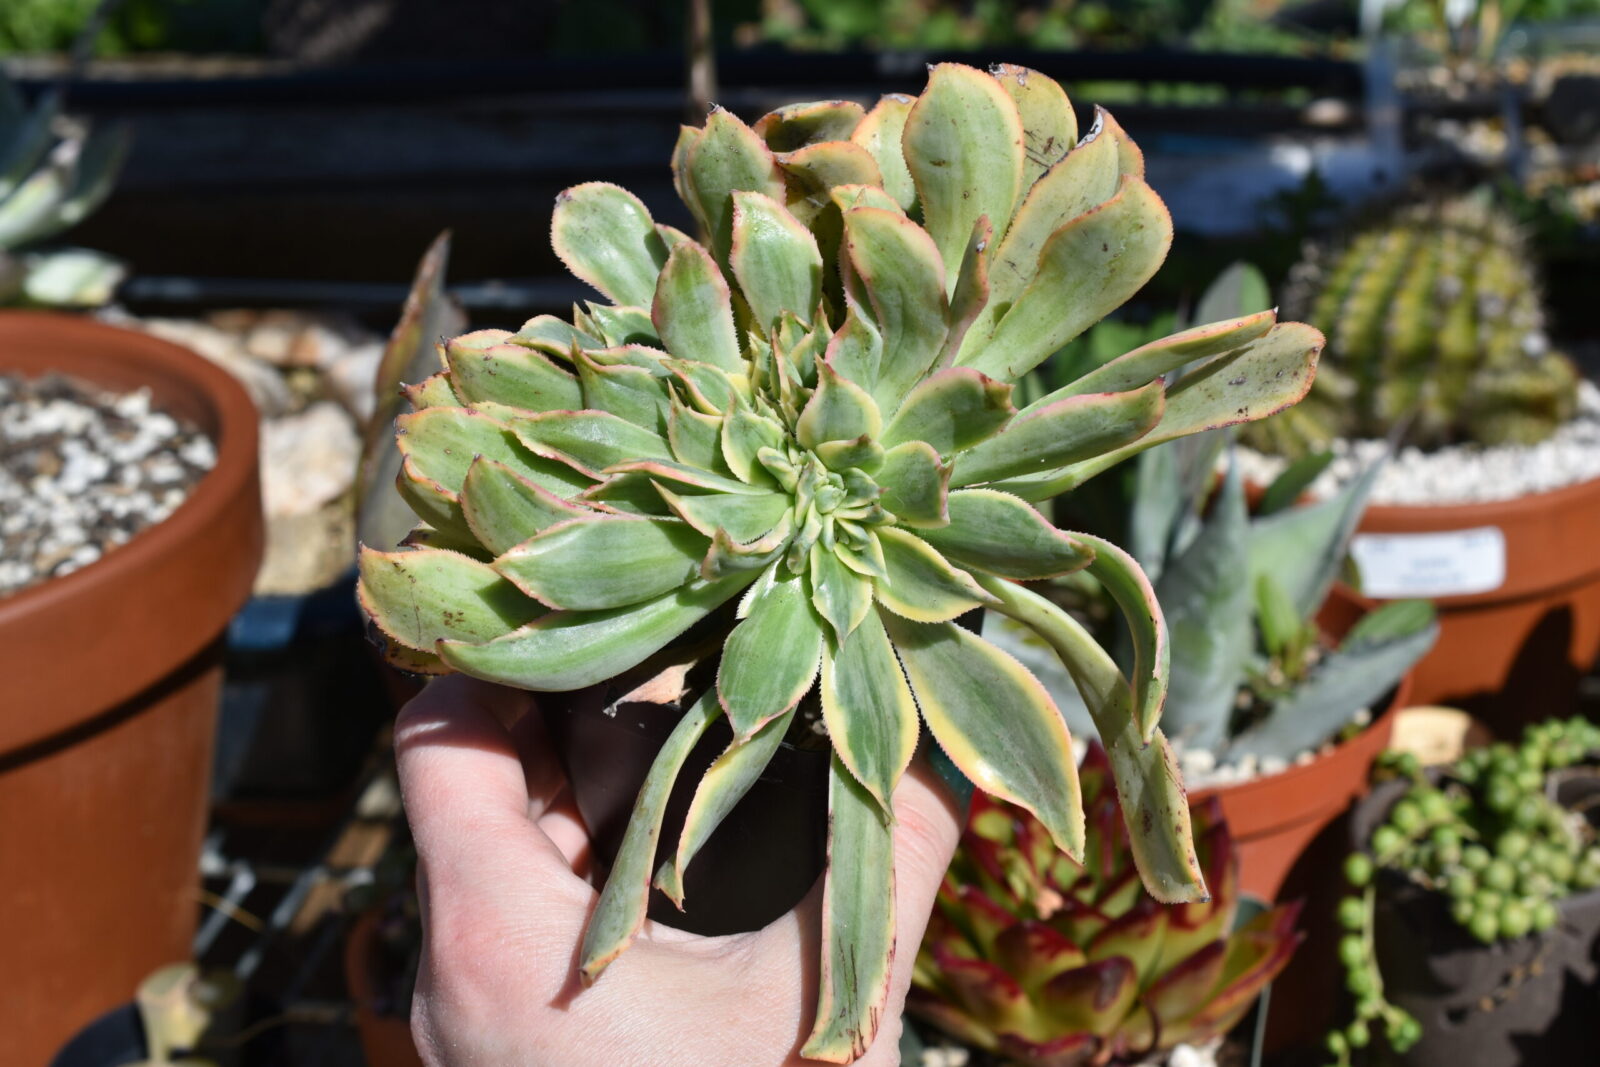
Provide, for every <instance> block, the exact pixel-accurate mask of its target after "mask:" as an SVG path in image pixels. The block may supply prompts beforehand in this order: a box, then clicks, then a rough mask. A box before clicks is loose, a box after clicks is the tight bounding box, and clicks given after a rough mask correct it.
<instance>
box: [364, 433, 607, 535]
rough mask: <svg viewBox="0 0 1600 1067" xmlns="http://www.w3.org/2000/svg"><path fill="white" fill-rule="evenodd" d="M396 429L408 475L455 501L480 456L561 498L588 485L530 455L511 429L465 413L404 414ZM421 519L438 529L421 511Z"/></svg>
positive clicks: (556, 466) (574, 475) (544, 460)
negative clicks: (499, 464) (469, 469)
mask: <svg viewBox="0 0 1600 1067" xmlns="http://www.w3.org/2000/svg"><path fill="white" fill-rule="evenodd" d="M395 429H396V432H397V433H398V435H399V437H398V441H397V443H398V445H399V448H400V454H401V455H402V456H404V457H405V459H406V464H405V466H406V467H407V468H409V472H408V473H411V474H414V475H416V476H417V477H419V478H421V479H425V480H427V481H429V482H433V483H435V484H436V485H437V487H438V488H439V489H440V490H442V491H443V492H444V493H446V494H448V495H449V497H450V498H451V499H453V498H454V495H455V494H458V493H460V491H461V486H462V484H463V483H464V482H465V481H466V478H467V468H469V467H471V466H472V461H473V460H474V459H476V458H477V457H478V456H484V457H486V458H488V459H492V460H495V461H496V462H498V463H503V464H505V465H506V466H508V467H510V468H511V469H512V470H514V471H516V472H517V473H518V474H520V475H522V476H523V477H524V478H526V479H528V480H529V481H531V482H534V483H536V484H538V485H542V486H544V487H545V488H546V489H549V490H550V491H551V492H553V493H556V494H558V495H568V494H571V493H573V492H575V491H577V490H579V489H582V488H583V487H585V486H586V485H588V484H589V480H588V479H587V478H584V477H582V476H581V475H579V474H577V473H575V472H574V471H572V470H570V469H568V468H567V467H565V466H563V465H562V464H560V463H556V462H552V461H551V460H549V459H546V458H540V457H539V456H536V455H529V452H528V450H527V449H525V448H524V447H523V445H522V443H521V442H520V441H519V438H518V436H517V434H516V433H515V431H514V429H513V428H511V427H508V425H507V424H505V423H502V422H499V421H497V420H495V419H493V418H490V417H489V416H488V415H485V414H482V413H480V412H476V411H469V410H467V409H466V408H427V409H424V410H422V411H417V412H413V413H411V414H409V415H401V416H400V417H399V418H397V419H395ZM418 518H421V519H422V520H423V521H424V522H429V523H431V524H432V525H435V526H439V525H440V524H439V523H436V522H433V520H432V518H430V516H428V515H423V514H421V513H420V512H419V513H418Z"/></svg>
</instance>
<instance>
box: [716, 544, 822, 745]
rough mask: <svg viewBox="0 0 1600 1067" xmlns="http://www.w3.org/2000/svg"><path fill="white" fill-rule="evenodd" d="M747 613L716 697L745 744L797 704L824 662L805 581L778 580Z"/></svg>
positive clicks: (762, 589)
mask: <svg viewBox="0 0 1600 1067" xmlns="http://www.w3.org/2000/svg"><path fill="white" fill-rule="evenodd" d="M748 607H749V614H748V615H747V616H746V618H745V619H744V620H743V621H742V622H740V623H739V625H738V626H736V627H734V629H733V632H732V633H731V634H729V635H728V640H727V642H726V643H725V644H724V645H723V650H722V663H721V665H720V666H718V668H717V693H718V695H719V696H720V698H721V700H722V707H723V710H724V711H726V712H727V714H728V721H729V722H730V723H732V724H733V734H734V737H736V738H739V739H741V740H743V739H746V738H748V737H750V736H751V735H752V734H754V733H755V732H756V731H757V730H759V729H760V728H761V727H762V726H764V725H766V724H767V723H768V722H770V721H771V720H773V719H775V718H777V717H778V716H779V715H782V714H783V713H784V712H786V711H788V710H789V709H790V708H793V707H794V706H795V705H796V704H798V703H799V702H800V698H801V697H803V696H805V694H806V691H807V690H809V689H810V688H811V685H812V683H813V682H815V681H816V680H817V669H818V667H819V666H820V665H821V662H822V621H821V620H820V619H819V618H818V617H817V615H816V613H815V612H813V611H812V609H811V598H810V596H809V594H808V593H807V591H806V581H805V578H804V577H803V576H802V575H798V574H790V575H789V576H787V577H784V578H779V577H776V576H774V577H773V579H772V580H771V581H770V582H767V583H765V584H763V585H762V586H759V587H758V588H757V590H756V593H755V596H754V598H753V599H752V600H751V601H750V603H749V605H748Z"/></svg>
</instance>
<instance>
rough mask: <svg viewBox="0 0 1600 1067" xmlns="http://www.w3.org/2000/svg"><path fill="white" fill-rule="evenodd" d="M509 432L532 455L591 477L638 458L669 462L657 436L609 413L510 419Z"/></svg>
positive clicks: (669, 455)
mask: <svg viewBox="0 0 1600 1067" xmlns="http://www.w3.org/2000/svg"><path fill="white" fill-rule="evenodd" d="M511 429H512V431H513V432H514V433H515V434H516V437H517V439H518V440H519V441H521V442H522V443H523V444H524V445H526V446H527V447H528V448H529V449H530V450H531V451H533V452H534V453H536V454H538V455H540V456H545V457H547V458H549V459H553V460H560V461H561V462H563V463H566V464H567V465H568V466H570V467H572V468H573V469H574V470H576V471H580V472H582V473H583V474H586V475H588V476H589V477H591V478H597V479H598V478H600V477H602V472H604V471H605V470H606V469H607V468H609V467H614V466H617V465H618V464H622V463H628V462H632V461H636V460H641V459H657V460H662V461H665V462H668V463H670V462H672V449H671V448H670V447H669V446H668V445H667V442H666V441H665V440H663V439H662V437H661V435H660V434H658V433H654V432H652V431H650V430H647V429H645V428H644V427H642V426H637V425H635V424H633V423H631V422H629V421H627V420H626V419H622V418H618V417H617V416H616V415H613V414H611V413H610V412H609V411H550V412H546V413H544V414H541V415H532V416H529V417H527V418H518V419H513V420H511ZM485 454H486V455H487V454H488V453H485ZM470 458H471V457H470V456H469V457H468V459H469V460H470ZM494 458H496V459H499V458H500V457H498V456H496V457H494ZM463 473H465V472H463ZM535 480H537V479H535Z"/></svg>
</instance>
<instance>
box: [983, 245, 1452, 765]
mask: <svg viewBox="0 0 1600 1067" xmlns="http://www.w3.org/2000/svg"><path fill="white" fill-rule="evenodd" d="M1267 292H1268V290H1267V285H1266V280H1265V278H1263V277H1261V275H1260V273H1259V272H1258V271H1256V269H1255V268H1254V267H1251V266H1249V265H1248V264H1242V263H1241V264H1234V265H1233V266H1232V267H1230V268H1228V270H1226V271H1224V272H1223V274H1222V275H1220V276H1219V277H1218V278H1217V279H1216V281H1214V282H1213V283H1212V285H1211V286H1210V287H1208V289H1207V290H1206V292H1205V294H1204V295H1203V296H1202V297H1201V299H1200V301H1199V305H1198V307H1199V310H1200V312H1201V314H1202V317H1208V316H1209V315H1216V316H1229V315H1232V316H1238V315H1242V314H1244V313H1246V312H1247V310H1248V309H1249V308H1252V307H1261V306H1263V305H1265V304H1266V303H1267V302H1268V300H1269V297H1268V296H1267ZM1063 354H1064V355H1071V353H1063ZM1053 362H1055V361H1054V360H1052V363H1053ZM1049 369H1051V368H1050V367H1049V365H1048V364H1047V365H1046V367H1042V368H1041V369H1040V370H1041V371H1048V370H1049ZM1068 373H1071V370H1070V368H1069V370H1068ZM1041 376H1044V375H1041V374H1038V373H1036V375H1035V377H1041ZM1318 380H1319V382H1320V378H1319V379H1318ZM1314 391H1315V389H1313V392H1314ZM1233 432H1234V431H1232V430H1228V429H1223V430H1218V431H1216V432H1214V433H1208V434H1202V435H1196V436H1192V437H1188V438H1185V439H1183V440H1181V441H1173V442H1170V443H1168V444H1165V445H1162V446H1161V447H1160V448H1155V449H1152V450H1150V451H1148V452H1146V453H1144V454H1143V455H1141V456H1139V457H1138V458H1137V459H1136V460H1135V461H1134V462H1133V463H1132V464H1130V468H1131V469H1130V471H1129V472H1128V473H1129V477H1127V478H1125V479H1123V480H1122V481H1120V482H1111V484H1108V485H1104V486H1096V487H1095V488H1096V489H1101V490H1106V491H1104V492H1100V493H1097V494H1095V495H1094V496H1093V498H1092V499H1086V498H1088V497H1089V494H1084V495H1083V497H1084V498H1080V499H1075V500H1073V501H1072V503H1073V505H1074V507H1073V510H1074V512H1075V514H1077V515H1078V516H1079V517H1080V518H1081V519H1083V520H1084V521H1085V522H1086V524H1087V525H1088V526H1089V527H1090V528H1091V529H1094V530H1096V531H1097V532H1099V533H1101V534H1103V535H1107V536H1111V537H1113V538H1114V539H1117V540H1121V541H1124V542H1125V543H1126V544H1127V545H1128V547H1129V549H1130V551H1131V553H1132V555H1133V556H1134V558H1135V559H1136V560H1137V561H1138V563H1139V566H1140V567H1141V569H1142V570H1143V571H1144V573H1145V575H1146V576H1147V577H1148V578H1149V579H1150V581H1151V584H1152V586H1153V587H1154V589H1155V592H1156V599H1157V600H1158V601H1159V602H1160V603H1161V604H1162V607H1163V610H1164V614H1165V618H1166V622H1167V624H1168V626H1169V628H1170V645H1171V664H1170V671H1169V686H1168V694H1167V696H1168V699H1167V705H1166V707H1165V709H1164V711H1163V716H1162V722H1163V725H1164V727H1165V730H1166V732H1167V733H1168V734H1170V735H1171V736H1172V737H1173V738H1175V739H1178V740H1180V741H1181V743H1183V744H1184V745H1187V746H1189V747H1192V748H1199V749H1204V750H1206V751H1208V752H1210V753H1212V754H1213V755H1215V756H1216V757H1217V758H1218V760H1219V761H1221V762H1229V763H1237V762H1240V761H1243V760H1246V759H1253V760H1254V761H1255V762H1257V763H1258V764H1259V765H1264V766H1272V765H1274V764H1278V765H1281V766H1287V764H1288V763H1289V761H1291V760H1293V759H1294V758H1295V757H1296V756H1297V755H1299V754H1300V753H1301V752H1304V751H1306V750H1308V749H1311V750H1314V749H1316V748H1318V747H1319V746H1320V745H1322V744H1323V743H1324V742H1325V741H1327V740H1328V739H1329V738H1332V737H1335V736H1337V735H1338V734H1339V732H1340V731H1341V730H1343V729H1344V728H1345V727H1347V726H1348V725H1349V724H1350V722H1351V719H1352V717H1353V716H1354V715H1355V714H1356V713H1357V712H1358V711H1360V710H1361V709H1363V708H1369V707H1371V706H1372V704H1373V703H1374V702H1376V701H1377V700H1379V699H1380V698H1381V697H1382V696H1383V695H1384V694H1385V693H1387V692H1388V691H1389V690H1391V689H1393V688H1394V686H1395V685H1396V684H1397V683H1398V682H1399V681H1400V678H1401V677H1402V676H1403V675H1404V674H1405V673H1406V671H1407V670H1409V669H1410V668H1411V666H1412V665H1413V664H1414V663H1416V661H1417V660H1418V659H1420V658H1421V657H1422V656H1423V654H1424V653H1426V652H1427V650H1428V649H1429V648H1430V647H1431V646H1432V644H1433V641H1434V639H1435V637H1436V636H1437V632H1438V627H1437V626H1436V625H1435V623H1434V612H1433V609H1432V607H1431V606H1430V605H1429V604H1427V603H1426V602H1423V601H1396V602H1392V603H1389V604H1385V605H1383V606H1382V607H1381V608H1379V609H1377V610H1375V611H1373V612H1371V613H1369V614H1367V615H1366V616H1364V617H1362V618H1361V619H1360V620H1359V621H1358V622H1357V623H1356V624H1355V626H1354V627H1353V628H1352V629H1351V630H1350V631H1349V633H1347V634H1343V635H1338V636H1340V637H1342V640H1341V641H1339V642H1338V643H1337V644H1335V643H1332V642H1330V641H1325V639H1324V635H1323V634H1322V632H1321V630H1320V628H1319V626H1318V625H1317V621H1316V620H1317V614H1318V612H1319V611H1320V610H1321V608H1322V606H1323V602H1324V601H1325V600H1326V599H1327V596H1328V592H1329V590H1330V589H1331V588H1332V586H1333V583H1334V580H1335V579H1336V578H1337V577H1338V576H1339V573H1340V570H1341V567H1342V566H1343V564H1344V561H1345V557H1346V552H1347V549H1348V546H1349V542H1350V538H1351V536H1352V535H1353V534H1354V533H1355V530H1356V526H1357V525H1358V524H1359V523H1360V521H1361V516H1362V513H1363V512H1364V511H1365V510H1366V505H1367V499H1368V497H1369V496H1370V495H1371V490H1372V486H1373V483H1374V481H1375V479H1376V477H1377V474H1378V466H1377V465H1374V466H1372V467H1371V468H1369V469H1368V470H1367V471H1366V472H1365V473H1364V474H1363V475H1362V476H1361V477H1359V478H1356V479H1354V480H1352V481H1351V482H1349V483H1348V484H1346V485H1345V486H1344V487H1342V488H1341V489H1340V490H1339V491H1338V492H1336V493H1334V494H1333V495H1332V496H1329V497H1327V498H1326V499H1322V500H1316V501H1309V502H1306V501H1301V500H1300V499H1299V498H1300V497H1301V496H1302V495H1303V492H1304V490H1305V489H1306V487H1307V486H1308V485H1309V484H1311V482H1313V481H1314V480H1315V479H1316V477H1317V475H1318V474H1320V473H1321V472H1322V470H1323V469H1324V468H1325V467H1326V466H1327V464H1328V462H1329V461H1330V460H1331V458H1332V457H1331V456H1330V455H1329V454H1327V453H1320V454H1313V455H1311V456H1307V457H1305V458H1304V459H1302V460H1300V461H1298V462H1296V463H1293V464H1290V465H1289V467H1288V468H1286V469H1285V470H1284V472H1283V473H1282V474H1281V475H1280V476H1279V477H1278V479H1277V480H1276V481H1274V482H1273V483H1272V484H1271V485H1269V486H1267V488H1266V490H1265V491H1264V492H1263V493H1261V495H1260V497H1259V499H1258V500H1257V501H1256V503H1255V506H1254V507H1253V508H1251V507H1249V506H1247V501H1246V497H1245V492H1244V485H1243V482H1242V480H1241V479H1240V477H1239V474H1238V471H1237V469H1236V468H1235V467H1234V465H1233V464H1232V462H1231V461H1230V462H1229V463H1228V470H1227V473H1226V475H1225V476H1224V477H1223V478H1222V479H1221V481H1220V484H1219V482H1218V479H1217V476H1216V470H1217V466H1218V461H1219V460H1220V459H1221V458H1222V453H1223V451H1224V449H1226V448H1227V447H1228V444H1229V441H1230V438H1231V436H1232V434H1233ZM1090 593H1091V595H1093V596H1097V597H1098V598H1100V599H1102V600H1108V599H1109V594H1108V593H1106V591H1105V590H1103V589H1093V588H1091V589H1090ZM1095 614H1099V615H1104V614H1105V613H1104V612H1095ZM985 632H986V634H988V635H989V636H990V637H991V639H992V640H993V641H994V642H995V643H996V644H998V645H999V646H1000V647H1002V648H1004V649H1006V650H1007V651H1010V652H1011V653H1012V654H1014V655H1015V656H1017V658H1018V659H1019V660H1021V661H1022V662H1023V663H1024V664H1025V665H1026V666H1028V667H1029V669H1031V670H1032V671H1033V672H1034V673H1035V674H1036V676H1037V677H1038V678H1039V679H1040V680H1041V681H1042V682H1044V684H1045V687H1046V688H1047V689H1049V690H1050V692H1051V694H1052V695H1053V696H1054V697H1055V698H1056V701H1057V704H1058V706H1060V707H1061V709H1062V712H1063V713H1064V714H1065V716H1066V718H1067V722H1068V724H1069V726H1071V727H1077V726H1079V725H1083V724H1086V723H1087V722H1088V714H1087V708H1086V707H1085V705H1084V703H1083V700H1082V698H1081V697H1080V696H1079V694H1078V692H1077V687H1076V685H1075V684H1074V682H1073V680H1072V677H1071V675H1070V674H1069V673H1067V672H1066V671H1065V670H1064V669H1063V667H1062V665H1061V662H1060V660H1059V659H1058V658H1057V657H1056V656H1055V655H1054V653H1053V652H1052V650H1051V649H1050V648H1049V646H1048V645H1046V644H1044V643H1043V642H1041V641H1040V640H1039V639H1038V637H1037V635H1035V634H1034V633H1033V632H1032V631H1031V630H1029V629H1028V628H1026V627H1024V626H1021V625H1020V624H1018V623H1015V622H1014V621H1013V620H1011V619H1008V618H1006V617H1004V616H1003V615H994V616H991V618H990V619H989V620H988V622H987V625H986V629H985ZM1102 636H1103V637H1104V638H1105V640H1106V641H1107V643H1109V644H1111V645H1112V646H1113V648H1117V650H1118V651H1119V652H1120V653H1121V654H1122V657H1123V658H1124V659H1126V658H1127V657H1128V653H1129V652H1130V651H1131V650H1130V649H1128V648H1127V647H1125V646H1126V641H1123V640H1120V639H1119V635H1118V634H1117V633H1115V632H1112V633H1107V634H1103V635H1102ZM1119 645H1120V646H1123V647H1121V648H1118V646H1119ZM1241 705H1243V706H1241Z"/></svg>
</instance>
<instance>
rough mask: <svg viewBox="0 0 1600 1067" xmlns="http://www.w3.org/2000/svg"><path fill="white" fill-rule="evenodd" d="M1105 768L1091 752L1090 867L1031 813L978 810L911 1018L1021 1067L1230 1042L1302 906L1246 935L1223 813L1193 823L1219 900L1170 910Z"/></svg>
mask: <svg viewBox="0 0 1600 1067" xmlns="http://www.w3.org/2000/svg"><path fill="white" fill-rule="evenodd" d="M1106 771H1107V767H1106V760H1105V755H1104V753H1103V752H1101V750H1100V749H1099V748H1098V747H1093V746H1092V747H1091V748H1090V750H1089V755H1088V758H1087V759H1086V760H1085V761H1084V766H1083V773H1082V783H1083V792H1084V806H1085V808H1086V809H1087V811H1088V814H1089V839H1088V843H1087V855H1086V856H1085V857H1084V859H1083V862H1077V861H1075V860H1074V859H1073V858H1072V857H1069V856H1066V855H1064V854H1063V853H1061V852H1060V851H1059V850H1058V849H1057V848H1056V847H1055V844H1054V843H1053V842H1052V841H1051V840H1050V838H1049V836H1048V835H1047V834H1046V833H1045V831H1044V829H1043V827H1041V826H1040V825H1039V822H1038V820H1037V819H1034V818H1033V817H1032V816H1031V815H1029V814H1028V813H1027V812H1025V811H1021V810H1018V809H1017V808H1015V807H1013V806H1012V805H1010V804H1006V803H1005V802H1004V801H994V800H988V799H986V798H984V797H981V796H979V797H975V798H974V800H973V806H972V815H971V818H970V820H969V822H968V825H967V830H966V833H965V834H964V835H963V836H962V839H961V848H960V850H959V851H958V852H957V853H956V858H955V861H954V862H953V863H952V864H951V865H950V870H949V872H948V873H947V874H946V875H945V880H944V885H943V886H941V887H940V892H939V903H938V910H937V911H936V912H935V913H934V916H933V918H932V921H931V922H930V923H929V924H928V933H927V936H926V937H924V938H923V942H922V948H921V950H920V951H919V952H918V954H917V965H916V970H915V972H914V976H913V979H912V981H913V983H914V989H913V991H912V993H911V996H910V997H909V999H908V1000H907V1009H908V1010H909V1011H910V1012H911V1014H912V1015H914V1016H916V1017H918V1018H920V1019H922V1020H924V1021H926V1022H929V1023H931V1024H932V1025H934V1026H936V1027H938V1028H939V1029H941V1030H944V1031H945V1032H947V1033H949V1034H952V1035H954V1036H956V1037H958V1038H960V1039H961V1040H962V1041H964V1042H966V1043H967V1044H969V1045H971V1046H972V1047H974V1048H979V1049H983V1050H984V1051H987V1052H991V1053H995V1054H998V1055H1001V1056H1004V1057H1005V1058H1006V1059H1007V1061H1008V1062H1014V1063H1016V1064H1019V1065H1022V1067H1103V1065H1106V1064H1123V1063H1149V1062H1152V1061H1156V1062H1165V1061H1164V1059H1162V1057H1163V1055H1164V1054H1165V1053H1168V1052H1170V1051H1171V1050H1172V1049H1173V1048H1175V1047H1176V1046H1177V1045H1179V1044H1181V1043H1188V1044H1194V1045H1198V1044H1202V1043H1204V1042H1206V1041H1209V1040H1212V1039H1213V1038H1217V1037H1220V1036H1222V1035H1223V1034H1225V1033H1227V1032H1228V1031H1229V1030H1231V1029H1233V1027H1234V1025H1235V1024H1236V1023H1238V1021H1239V1020H1240V1018H1242V1017H1243V1016H1244V1014H1245V1012H1247V1011H1249V1010H1250V1006H1251V1005H1252V1004H1254V1003H1255V1001H1256V998H1257V997H1259V996H1260V995H1261V991H1262V990H1263V989H1265V988H1266V986H1267V984H1268V983H1269V982H1271V981H1272V980H1273V979H1274V978H1276V977H1277V976H1278V975H1279V974H1280V973H1281V972H1282V971H1283V969H1284V967H1286V966H1287V965H1288V963H1289V959H1290V957H1291V956H1292V955H1293V954H1294V950H1295V948H1296V946H1298V945H1299V943H1300V938H1301V935H1300V934H1299V932H1298V931H1297V930H1296V928H1295V927H1296V922H1297V920H1298V919H1299V915H1300V904H1299V902H1296V903H1293V904H1284V905H1279V906H1278V907H1276V908H1273V909H1270V910H1264V911H1261V912H1260V913H1258V914H1256V915H1255V916H1253V917H1251V918H1250V919H1248V920H1246V921H1244V922H1242V923H1240V922H1238V919H1239V904H1240V894H1239V854H1238V852H1237V851H1236V850H1235V848H1234V845H1233V836H1232V835H1231V834H1230V833H1229V832H1228V824H1227V822H1226V821H1224V819H1223V817H1222V805H1221V803H1220V802H1219V801H1218V800H1217V799H1216V798H1215V797H1213V798H1211V800H1210V801H1208V802H1207V803H1206V805H1205V806H1204V807H1201V808H1199V809H1198V810H1197V812H1196V817H1195V828H1196V830H1197V831H1198V833H1199V835H1200V843H1201V849H1200V852H1201V855H1202V857H1203V859H1202V865H1203V868H1204V871H1205V876H1206V881H1207V883H1208V884H1209V886H1210V889H1211V894H1212V895H1211V899H1210V900H1206V901H1192V902H1188V903H1184V904H1179V905H1176V906H1174V907H1164V906H1162V905H1160V904H1158V903H1157V902H1156V901H1155V900H1154V899H1153V898H1151V897H1150V896H1149V894H1147V893H1145V892H1144V891H1143V890H1142V888H1141V887H1140V885H1139V878H1138V875H1137V874H1136V872H1135V871H1134V869H1133V865H1132V862H1131V857H1130V855H1129V852H1128V833H1127V829H1126V826H1125V820H1124V819H1123V818H1122V815H1121V813H1120V812H1119V811H1118V810H1117V809H1118V804H1117V797H1116V794H1115V793H1113V792H1112V790H1111V789H1110V782H1109V781H1108V776H1107V773H1106Z"/></svg>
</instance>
